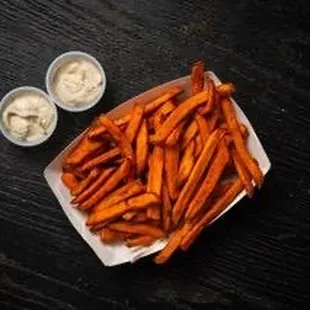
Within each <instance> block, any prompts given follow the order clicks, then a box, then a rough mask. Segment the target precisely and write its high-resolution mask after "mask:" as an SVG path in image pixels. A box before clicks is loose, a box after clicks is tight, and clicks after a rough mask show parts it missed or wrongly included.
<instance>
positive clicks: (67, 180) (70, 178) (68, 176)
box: [61, 172, 79, 192]
mask: <svg viewBox="0 0 310 310" xmlns="http://www.w3.org/2000/svg"><path fill="white" fill-rule="evenodd" d="M61 180H62V182H63V183H64V184H65V185H66V186H67V188H68V189H69V190H70V191H71V192H72V191H73V190H74V189H75V188H76V187H77V186H78V185H79V181H78V180H77V179H76V177H75V174H74V173H72V172H64V173H63V174H62V176H61Z"/></svg>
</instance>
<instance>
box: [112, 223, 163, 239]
mask: <svg viewBox="0 0 310 310" xmlns="http://www.w3.org/2000/svg"><path fill="white" fill-rule="evenodd" d="M109 228H110V229H112V230H116V231H120V232H125V233H130V234H139V235H147V236H152V237H155V238H162V237H164V236H165V233H164V231H162V230H161V229H160V228H158V227H156V226H152V225H150V224H140V223H134V224H132V223H128V222H117V223H112V224H110V225H109Z"/></svg>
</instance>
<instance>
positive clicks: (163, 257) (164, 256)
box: [154, 225, 188, 264]
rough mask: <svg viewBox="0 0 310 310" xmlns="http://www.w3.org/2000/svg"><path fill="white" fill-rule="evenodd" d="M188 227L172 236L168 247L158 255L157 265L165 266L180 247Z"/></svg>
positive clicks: (156, 257) (180, 229)
mask: <svg viewBox="0 0 310 310" xmlns="http://www.w3.org/2000/svg"><path fill="white" fill-rule="evenodd" d="M187 231H188V227H187V226H186V225H184V226H183V227H182V228H179V229H177V230H176V231H175V232H174V234H173V235H171V236H170V238H169V240H168V243H167V245H166V246H165V247H164V248H163V249H162V250H161V251H160V252H159V254H157V255H156V256H155V258H154V262H155V263H156V264H164V263H165V262H167V260H168V259H169V258H170V257H171V255H172V254H173V253H174V252H175V251H176V250H177V248H178V247H179V245H180V243H181V241H182V239H183V236H184V235H185V234H186V233H187Z"/></svg>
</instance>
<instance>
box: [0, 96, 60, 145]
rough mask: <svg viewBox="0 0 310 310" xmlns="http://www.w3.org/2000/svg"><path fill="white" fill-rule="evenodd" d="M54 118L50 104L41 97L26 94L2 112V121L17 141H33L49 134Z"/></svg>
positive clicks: (17, 98) (15, 99) (13, 101)
mask: <svg viewBox="0 0 310 310" xmlns="http://www.w3.org/2000/svg"><path fill="white" fill-rule="evenodd" d="M54 117H55V113H54V110H53V108H52V106H51V104H50V103H49V102H48V101H47V100H46V99H45V98H44V97H43V96H41V95H38V94H36V93H31V92H29V93H28V92H27V93H25V94H21V95H19V96H17V97H15V98H14V99H13V100H12V102H11V103H9V104H8V106H7V107H6V108H5V109H4V111H3V114H2V121H3V124H4V126H5V127H6V129H7V130H8V131H9V132H10V133H11V134H12V135H13V136H14V137H16V138H17V139H20V140H26V141H35V140H38V139H40V138H41V137H42V136H44V135H46V134H48V133H49V127H50V125H51V124H52V121H53V119H54Z"/></svg>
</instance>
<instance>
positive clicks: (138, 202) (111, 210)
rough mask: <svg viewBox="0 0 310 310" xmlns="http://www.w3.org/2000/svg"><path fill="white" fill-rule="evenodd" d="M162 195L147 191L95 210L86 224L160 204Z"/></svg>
mask: <svg viewBox="0 0 310 310" xmlns="http://www.w3.org/2000/svg"><path fill="white" fill-rule="evenodd" d="M159 203H160V197H158V196H157V195H156V194H153V193H145V194H141V195H139V196H136V197H132V198H129V199H128V200H125V201H121V202H119V203H117V204H115V205H112V206H110V207H107V208H104V209H101V210H99V211H96V212H93V213H91V214H90V215H89V217H88V219H87V222H86V225H88V226H93V225H96V224H99V223H102V222H107V221H109V220H112V219H116V218H118V217H121V216H123V215H124V214H125V213H127V212H129V211H135V210H145V209H147V208H149V207H151V206H154V205H158V204H159Z"/></svg>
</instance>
